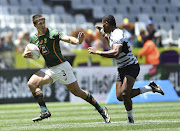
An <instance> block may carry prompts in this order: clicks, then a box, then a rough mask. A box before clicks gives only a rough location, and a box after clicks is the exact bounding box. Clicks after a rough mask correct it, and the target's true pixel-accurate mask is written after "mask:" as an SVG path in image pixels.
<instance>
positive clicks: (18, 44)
mask: <svg viewBox="0 0 180 131" xmlns="http://www.w3.org/2000/svg"><path fill="white" fill-rule="evenodd" d="M117 27H118V28H120V29H122V30H124V32H125V35H126V37H127V38H128V40H129V43H130V46H131V48H142V49H141V51H140V52H139V56H140V58H141V57H142V56H143V55H144V56H146V64H159V56H160V54H159V51H158V49H157V48H159V47H164V46H167V44H166V45H164V44H163V42H162V35H161V32H160V31H158V30H157V29H155V25H154V23H153V21H152V20H148V21H147V23H146V26H145V28H143V29H139V32H138V33H137V32H136V33H135V24H134V23H131V22H129V19H128V18H124V19H123V23H120V24H118V25H117ZM80 31H83V32H84V33H85V39H84V42H83V43H82V44H81V45H71V44H67V43H65V42H61V46H63V47H66V48H68V49H87V48H88V47H95V48H98V49H102V50H108V49H109V45H108V42H107V41H106V40H105V38H103V37H102V36H101V34H100V32H99V31H98V30H95V31H94V30H91V29H88V30H84V29H77V30H75V31H72V33H71V34H70V35H71V36H74V37H78V32H80ZM30 34H31V32H30V31H28V30H24V31H20V32H18V33H17V34H13V33H12V32H11V31H9V32H7V33H6V34H4V33H2V34H0V51H1V53H2V52H4V51H12V52H23V51H24V49H25V47H26V45H27V44H28V43H29V39H30ZM137 34H138V35H137ZM13 35H16V36H13ZM13 38H16V39H13Z"/></svg>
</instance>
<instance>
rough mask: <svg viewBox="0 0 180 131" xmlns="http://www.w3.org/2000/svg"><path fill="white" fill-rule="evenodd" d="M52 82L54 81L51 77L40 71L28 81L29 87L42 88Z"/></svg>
mask: <svg viewBox="0 0 180 131" xmlns="http://www.w3.org/2000/svg"><path fill="white" fill-rule="evenodd" d="M52 82H53V80H52V78H51V77H50V76H48V75H47V74H45V73H44V72H42V71H40V70H39V71H37V72H36V73H35V74H33V75H32V76H31V78H30V79H29V81H28V85H30V86H32V85H34V86H42V85H45V84H49V83H52Z"/></svg>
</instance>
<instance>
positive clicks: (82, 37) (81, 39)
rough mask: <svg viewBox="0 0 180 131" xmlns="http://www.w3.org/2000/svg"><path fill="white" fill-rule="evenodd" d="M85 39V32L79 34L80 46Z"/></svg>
mask: <svg viewBox="0 0 180 131" xmlns="http://www.w3.org/2000/svg"><path fill="white" fill-rule="evenodd" d="M84 37H85V34H84V32H79V34H78V40H79V44H81V43H82V42H83V40H84Z"/></svg>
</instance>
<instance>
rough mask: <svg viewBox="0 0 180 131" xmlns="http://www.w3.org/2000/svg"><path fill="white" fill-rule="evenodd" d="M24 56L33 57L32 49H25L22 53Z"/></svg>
mask: <svg viewBox="0 0 180 131" xmlns="http://www.w3.org/2000/svg"><path fill="white" fill-rule="evenodd" d="M22 56H23V57H24V58H32V57H33V54H32V52H31V51H29V50H28V51H25V52H24V53H23V55H22Z"/></svg>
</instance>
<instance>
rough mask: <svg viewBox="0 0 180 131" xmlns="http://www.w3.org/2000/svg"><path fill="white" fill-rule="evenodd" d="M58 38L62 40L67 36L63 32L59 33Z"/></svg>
mask: <svg viewBox="0 0 180 131" xmlns="http://www.w3.org/2000/svg"><path fill="white" fill-rule="evenodd" d="M58 36H59V40H61V39H62V38H63V37H64V36H65V34H64V33H62V32H58Z"/></svg>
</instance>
